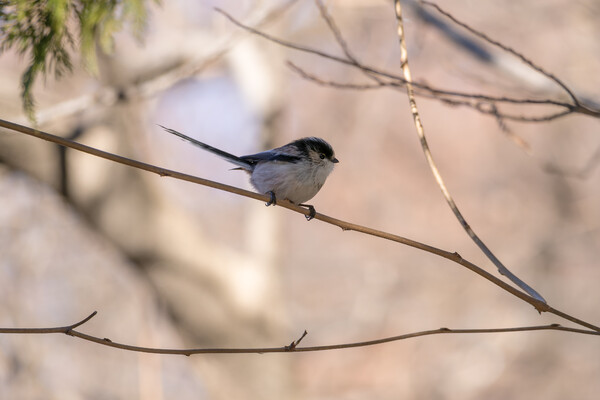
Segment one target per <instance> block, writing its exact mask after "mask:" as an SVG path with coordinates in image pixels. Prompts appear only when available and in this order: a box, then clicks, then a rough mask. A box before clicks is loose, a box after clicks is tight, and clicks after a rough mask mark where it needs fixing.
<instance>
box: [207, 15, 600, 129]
mask: <svg viewBox="0 0 600 400" xmlns="http://www.w3.org/2000/svg"><path fill="white" fill-rule="evenodd" d="M317 4H318V3H317ZM215 10H216V11H217V12H219V13H221V14H222V15H224V16H225V17H226V18H227V19H229V20H230V21H231V22H232V23H233V24H235V25H236V26H238V27H240V28H242V29H244V30H246V31H248V32H250V33H252V34H255V35H257V36H260V37H262V38H264V39H266V40H269V41H271V42H273V43H277V44H279V45H281V46H283V47H286V48H289V49H293V50H297V51H301V52H305V53H309V54H313V55H316V56H319V57H322V58H324V59H328V60H330V61H334V62H337V63H340V64H344V65H347V66H351V67H354V68H357V69H359V70H360V71H361V72H363V73H365V74H366V75H367V76H369V77H377V78H378V79H377V82H378V83H379V84H380V86H382V87H384V86H389V87H397V88H402V89H404V87H405V86H406V80H405V79H404V78H403V77H402V76H398V75H396V74H394V73H391V72H388V71H383V70H381V69H378V68H376V67H373V66H369V65H366V64H363V63H361V62H359V61H358V60H357V59H356V58H355V57H354V56H353V55H352V53H349V54H350V57H351V58H349V57H348V54H346V51H348V52H349V50H348V47H347V44H346V42H345V41H344V40H343V38H342V37H341V33H339V29H338V28H337V26H336V25H335V24H334V22H333V19H332V18H331V17H330V16H329V15H328V14H325V15H327V17H326V18H325V17H324V18H325V21H326V22H327V23H328V26H329V27H330V29H331V30H332V31H333V32H334V35H335V36H336V40H337V41H338V44H340V47H341V48H342V50H343V51H344V53H345V57H340V56H336V55H333V54H329V53H327V52H325V51H322V50H319V49H315V48H312V47H309V46H304V45H300V44H297V43H293V42H290V41H287V40H284V39H281V38H278V37H275V36H272V35H269V34H268V33H265V32H263V31H260V30H258V29H256V28H253V27H251V26H248V25H245V24H243V23H241V22H240V21H238V20H236V19H235V18H233V17H232V16H231V15H230V14H228V13H227V12H225V11H224V10H222V9H220V8H215ZM323 14H324V12H323V11H322V15H323ZM335 32H337V33H335ZM338 35H339V36H338ZM296 67H297V66H296ZM536 68H539V69H541V67H537V66H536ZM294 70H295V71H296V72H299V68H298V67H297V68H294ZM542 71H543V69H542ZM301 75H302V76H303V77H305V78H308V79H311V80H313V81H316V82H318V83H320V84H324V85H330V86H334V87H338V88H345V89H355V90H356V89H358V90H363V89H370V88H371V87H370V86H368V87H365V86H364V85H360V84H359V85H353V84H339V83H335V82H331V81H327V80H323V79H320V80H316V79H314V75H313V76H311V75H310V74H308V73H306V72H304V73H302V74H301ZM552 76H553V75H552ZM382 78H385V79H382ZM412 85H413V87H414V88H416V89H419V90H414V92H415V94H416V95H419V96H427V97H430V98H434V99H438V100H439V101H442V102H444V103H446V104H452V105H462V106H467V107H471V108H473V109H475V110H477V111H478V112H481V113H483V114H488V115H491V116H494V117H497V116H498V115H500V116H501V117H502V118H503V119H506V120H513V121H518V122H542V121H552V120H555V119H558V118H562V117H564V116H566V115H569V114H573V113H580V114H584V115H588V116H592V117H596V118H600V110H594V109H592V108H590V107H588V106H586V105H583V104H581V103H577V104H571V103H568V102H564V101H558V100H552V99H526V98H515V97H508V96H491V95H485V94H479V93H467V92H460V91H451V90H445V89H439V88H436V87H433V86H431V85H428V84H425V83H422V82H412ZM373 88H374V87H373ZM489 103H507V104H529V105H549V106H556V107H560V108H562V110H561V111H557V112H553V113H549V114H546V115H538V116H525V115H513V114H505V113H503V112H500V111H498V109H497V108H496V109H495V110H493V109H490V108H489V106H488V107H486V104H487V105H489Z"/></svg>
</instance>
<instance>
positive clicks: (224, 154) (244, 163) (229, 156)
mask: <svg viewBox="0 0 600 400" xmlns="http://www.w3.org/2000/svg"><path fill="white" fill-rule="evenodd" d="M158 126H160V127H161V128H163V129H164V130H165V131H167V132H169V133H170V134H173V135H175V136H179V137H180V138H181V139H183V140H185V141H188V142H190V143H191V144H193V145H196V146H198V147H200V148H202V149H204V150H207V151H210V152H211V153H213V154H216V155H218V156H219V157H221V158H223V159H225V160H227V161H229V162H230V163H232V164H235V165H237V166H239V167H240V168H242V169H245V170H247V171H252V169H253V165H252V164H251V163H249V162H248V161H244V160H243V159H241V158H240V157H238V156H234V155H233V154H231V153H227V152H226V151H223V150H219V149H217V148H216V147H212V146H209V145H207V144H206V143H202V142H199V141H198V140H196V139H194V138H191V137H189V136H186V135H184V134H183V133H181V132H177V131H176V130H174V129H171V128H167V127H164V126H162V125H158Z"/></svg>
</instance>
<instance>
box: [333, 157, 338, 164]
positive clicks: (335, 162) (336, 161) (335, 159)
mask: <svg viewBox="0 0 600 400" xmlns="http://www.w3.org/2000/svg"><path fill="white" fill-rule="evenodd" d="M331 162H332V163H334V164H337V163H339V162H340V161H339V160H338V159H337V158H335V157H333V160H331Z"/></svg>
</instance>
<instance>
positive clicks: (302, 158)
mask: <svg viewBox="0 0 600 400" xmlns="http://www.w3.org/2000/svg"><path fill="white" fill-rule="evenodd" d="M160 126H161V128H163V129H164V130H165V131H167V132H169V133H171V134H173V135H175V136H179V137H180V138H182V139H184V140H186V141H188V142H190V143H192V144H194V145H196V146H198V147H201V148H203V149H204V150H207V151H210V152H211V153H214V154H216V155H218V156H219V157H222V158H224V159H225V160H227V161H229V162H230V163H232V164H235V165H237V166H238V168H235V169H241V170H244V171H246V172H248V173H249V174H250V182H251V183H252V185H253V186H254V187H255V188H256V190H257V191H258V192H259V193H263V194H269V195H270V196H271V200H270V201H269V202H268V203H267V206H269V205H271V204H275V203H276V199H284V200H289V201H290V202H292V203H294V204H297V205H300V206H304V207H308V209H309V210H310V214H309V215H307V216H306V218H307V219H308V220H309V221H310V220H311V219H312V218H313V217H314V216H315V208H314V207H313V206H311V205H308V204H304V202H305V201H308V200H310V199H312V198H313V197H314V196H315V195H316V194H317V192H318V191H319V190H320V189H321V187H322V186H323V184H324V183H325V180H326V179H327V177H328V176H329V174H330V173H331V171H333V166H334V164H336V163H338V162H339V161H338V159H337V158H335V153H334V152H333V148H332V147H331V145H330V144H329V143H327V142H326V141H325V140H323V139H319V138H316V137H307V138H303V139H298V140H295V141H293V142H291V143H288V144H286V145H285V146H281V147H277V148H275V149H272V150H267V151H263V152H262V153H257V154H251V155H248V156H241V157H238V156H234V155H233V154H230V153H227V152H225V151H223V150H219V149H217V148H215V147H212V146H209V145H207V144H205V143H202V142H199V141H198V140H196V139H193V138H191V137H189V136H186V135H184V134H183V133H180V132H177V131H176V130H173V129H170V128H165V127H164V126H162V125H160Z"/></svg>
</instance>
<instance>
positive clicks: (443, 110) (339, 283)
mask: <svg viewBox="0 0 600 400" xmlns="http://www.w3.org/2000/svg"><path fill="white" fill-rule="evenodd" d="M163 3H164V4H162V5H161V6H152V8H151V14H150V18H149V21H148V27H147V29H146V30H145V32H144V34H143V40H142V41H140V40H136V39H135V38H134V37H132V36H131V34H130V32H128V30H127V29H125V30H124V31H123V32H122V33H120V34H118V35H117V37H116V38H115V39H116V40H115V52H114V54H112V55H110V56H103V57H101V59H100V74H99V76H98V77H92V76H90V75H89V74H88V72H87V71H85V69H83V68H81V67H78V68H76V69H75V70H74V72H73V74H72V75H70V76H68V77H66V78H63V79H61V80H58V81H56V80H54V79H53V78H51V77H49V78H48V79H47V80H46V82H43V81H42V80H40V82H38V85H37V87H36V91H35V95H36V98H37V100H38V106H37V110H38V120H39V121H40V129H43V130H45V131H48V132H51V133H54V134H58V135H62V136H65V137H75V138H76V140H77V141H80V142H82V143H86V144H89V145H91V146H94V147H98V148H101V149H103V150H107V151H110V152H114V153H117V154H120V155H124V156H127V157H132V158H135V159H138V160H141V161H145V162H149V163H152V164H156V165H159V166H163V167H167V168H171V169H176V170H179V171H182V172H186V173H190V174H195V175H198V176H201V177H203V178H207V179H212V180H217V181H220V182H224V183H228V184H231V185H235V186H240V187H244V188H249V184H248V182H247V177H246V176H245V175H244V174H243V173H240V172H237V171H230V170H229V169H230V165H229V164H227V163H226V162H224V161H222V160H220V159H218V158H216V157H214V156H213V155H211V154H208V153H206V152H203V151H202V150H200V149H197V148H194V147H193V146H191V145H189V144H187V143H185V142H183V141H180V140H178V139H177V138H174V137H171V136H170V135H168V134H166V133H165V132H164V131H162V129H160V128H159V127H158V126H157V124H161V125H165V126H168V127H171V128H173V129H177V130H179V131H182V132H184V133H186V134H188V135H190V136H194V137H196V138H198V139H199V140H201V141H204V142H207V143H209V144H211V145H213V146H216V147H220V148H223V149H225V150H227V151H230V152H232V153H235V154H248V153H252V152H257V151H261V150H264V149H266V148H270V147H274V146H278V145H282V144H285V143H287V142H288V141H290V140H292V139H294V138H298V137H302V136H308V135H314V136H319V137H323V138H325V139H326V140H327V141H329V142H330V143H331V144H332V145H333V146H334V148H335V150H336V155H337V157H338V158H339V159H340V164H338V165H337V166H336V170H335V171H334V172H333V173H332V175H331V176H330V178H329V180H328V182H327V184H326V185H325V186H324V188H323V189H322V190H321V192H320V193H319V194H318V195H317V196H316V197H315V198H314V199H313V201H312V203H313V204H314V205H315V207H316V209H317V211H319V212H322V213H324V214H328V215H331V216H334V217H337V218H340V219H343V220H347V221H351V222H355V223H358V224H363V225H367V226H369V227H373V228H377V229H381V230H385V231H388V232H392V233H396V234H399V235H402V236H405V237H408V238H411V239H415V240H419V241H422V242H425V243H428V244H430V245H433V246H437V247H440V248H443V249H446V250H449V251H457V252H459V253H460V254H461V255H462V256H463V257H464V258H466V259H468V260H470V261H472V262H474V263H476V264H478V265H480V266H482V267H484V268H485V269H487V270H488V271H490V272H493V273H496V271H495V268H494V267H493V266H492V265H491V263H490V262H488V261H487V260H486V259H485V257H484V256H483V255H482V254H481V253H480V252H479V251H478V249H477V248H476V247H475V245H474V244H473V243H472V242H471V241H470V239H469V238H468V237H467V236H466V234H465V233H464V232H463V231H462V229H461V228H460V225H459V224H458V222H457V221H456V220H455V218H454V216H453V215H452V213H451V211H450V210H449V208H448V206H447V205H446V203H445V201H444V200H443V197H442V195H441V193H440V190H439V188H438V187H437V186H436V184H435V182H434V180H433V177H432V175H431V173H430V171H429V169H428V168H427V165H426V163H425V160H424V157H423V155H422V152H421V149H420V146H419V142H418V139H417V136H416V133H415V130H414V126H413V123H412V117H411V115H410V112H409V108H408V104H407V99H406V95H405V94H404V93H403V92H401V91H394V90H391V89H380V90H368V91H354V90H341V89H334V88H329V87H322V86H319V85H316V84H315V83H313V82H310V81H307V80H306V79H303V78H302V77H300V76H298V74H296V73H294V72H293V71H291V70H290V69H289V68H288V67H286V64H285V62H286V60H291V61H293V62H294V63H295V64H297V65H299V66H300V67H302V68H304V69H306V70H307V71H309V72H311V73H313V74H316V75H318V76H320V77H322V78H323V79H325V80H335V81H338V82H348V83H350V82H355V83H356V82H358V83H368V82H369V80H368V79H367V78H366V77H365V76H364V75H361V74H360V72H358V71H356V70H353V69H351V68H348V67H344V66H342V65H339V64H336V63H334V62H331V61H327V60H324V59H322V58H319V57H316V56H313V55H308V54H303V53H298V52H294V51H291V50H289V49H286V48H283V47H281V46H278V45H275V44H273V43H269V42H267V41H265V40H263V39H260V38H257V37H247V36H246V34H245V33H244V32H243V31H241V30H239V29H238V28H236V27H235V26H234V25H232V24H231V23H230V22H229V21H227V20H226V19H225V18H224V17H223V16H222V15H219V14H217V13H216V12H215V11H214V10H213V9H212V7H214V6H218V7H221V8H223V9H224V10H227V11H228V12H230V13H231V14H232V15H233V16H235V17H236V18H239V19H240V20H241V21H244V22H246V23H249V24H251V25H255V24H259V23H261V21H263V20H264V18H265V16H266V15H269V13H270V12H271V11H272V10H276V9H280V8H282V5H283V4H284V3H283V2H277V1H245V2H237V1H204V2H197V1H189V0H188V1H185V0H179V1H169V2H163ZM327 5H328V7H329V10H330V12H331V13H332V14H333V16H334V17H335V19H336V21H337V23H338V24H339V26H340V29H341V30H342V32H343V34H344V35H345V38H346V40H347V41H348V43H349V45H350V48H351V49H352V51H353V53H354V54H355V55H356V56H357V57H358V58H359V59H360V60H362V61H363V62H364V63H366V64H369V65H373V66H379V67H381V68H382V69H385V70H389V71H396V72H398V70H399V68H398V60H399V49H398V43H397V42H398V40H397V36H396V21H395V17H394V14H393V7H392V5H391V2H387V1H383V0H382V1H364V0H363V1H360V0H354V1H341V0H338V1H330V2H328V3H327ZM440 5H441V6H442V7H444V8H445V9H446V10H447V11H449V12H451V13H453V14H454V15H455V16H456V17H457V18H459V19H461V20H462V21H465V22H468V23H469V24H471V25H472V26H473V27H475V28H478V29H481V30H482V31H484V32H485V33H486V34H488V35H489V36H491V37H493V38H495V39H497V40H499V41H501V42H502V43H505V44H507V45H509V46H512V47H514V48H515V49H517V50H518V51H520V52H522V53H524V54H526V55H527V56H528V57H529V58H531V59H532V60H534V61H535V62H536V63H539V65H541V66H543V67H544V68H545V69H546V70H548V71H551V72H552V73H553V74H555V75H557V76H558V77H560V78H561V79H563V80H564V81H565V82H566V83H567V84H568V85H569V86H570V87H571V88H572V89H573V90H574V91H575V92H576V93H578V94H579V95H580V96H582V97H585V98H590V99H595V101H596V102H598V101H600V100H599V98H598V88H600V77H599V76H600V74H598V71H600V58H599V57H598V54H600V44H599V42H598V40H597V39H598V37H600V25H599V24H598V20H599V19H600V6H599V5H598V2H596V1H593V0H588V1H583V0H582V1H566V0H553V1H546V2H533V1H529V2H522V1H505V2H477V1H468V0H456V1H451V0H448V1H443V2H440ZM406 7H407V8H406V10H405V13H406V26H405V28H406V33H407V35H408V37H407V39H408V46H409V49H408V50H409V60H410V65H411V68H412V72H413V78H414V79H415V80H417V81H422V82H427V83H429V84H431V85H434V86H436V87H440V88H444V89H451V90H461V91H466V92H472V93H488V94H495V95H506V96H511V97H537V98H540V97H542V98H544V97H550V98H553V99H559V100H566V98H565V97H564V94H562V93H561V92H560V91H558V90H557V89H556V88H555V87H554V86H552V85H551V84H548V81H547V80H544V79H540V76H539V75H535V74H532V73H531V71H530V70H528V69H527V68H525V67H524V66H523V65H522V64H520V63H519V62H518V61H517V60H516V59H514V58H511V57H506V56H504V55H502V53H498V52H497V51H496V50H495V49H492V48H490V47H487V46H486V45H485V44H484V43H482V42H477V43H479V45H481V46H483V48H484V49H485V50H486V51H489V52H491V54H493V55H495V57H496V58H495V60H496V63H495V64H493V65H492V64H490V63H485V62H482V61H480V60H477V59H476V58H475V57H473V55H472V53H469V52H468V51H466V50H464V49H461V48H458V47H457V46H456V44H455V42H453V41H452V40H451V39H449V36H448V34H447V33H444V32H442V31H441V30H440V29H437V28H435V27H434V26H432V25H430V24H427V23H426V22H425V21H424V20H423V19H422V18H421V17H419V15H418V14H417V13H416V12H415V9H414V8H412V7H409V5H407V6H406ZM429 12H430V13H431V15H434V16H436V17H437V18H439V19H440V20H441V21H444V22H445V23H446V24H448V26H450V27H451V29H453V30H454V32H458V33H459V34H465V31H464V30H460V29H459V28H457V27H456V26H454V25H452V24H451V23H449V21H448V20H445V19H443V18H441V16H440V15H439V14H436V13H435V12H434V11H433V10H431V9H429ZM269 20H270V23H269V24H266V25H262V27H263V28H262V29H264V30H266V31H268V32H270V33H272V34H274V35H276V36H279V37H282V38H286V39H287V40H290V41H293V42H298V43H302V44H305V45H309V46H313V47H317V48H319V49H322V50H323V51H327V52H330V53H333V54H337V55H340V54H342V53H341V51H340V49H339V48H338V47H337V45H336V43H335V40H334V39H333V36H332V35H331V33H330V32H329V30H328V29H327V26H326V24H325V23H324V22H323V21H322V19H321V18H320V17H319V13H318V10H317V8H316V7H315V5H314V3H313V2H312V1H297V2H296V3H295V4H293V5H292V6H291V7H289V8H285V9H282V10H280V12H279V13H278V14H277V15H272V16H270V17H269ZM74 57H77V55H76V54H74ZM207 60H211V62H208V61H207ZM25 65H26V60H25V59H23V58H21V57H19V56H17V55H16V54H15V53H13V52H7V53H5V54H3V55H2V56H1V57H0V71H1V73H0V118H2V119H7V120H11V121H15V122H20V123H25V124H30V123H29V122H27V121H26V120H25V119H24V117H23V115H22V112H21V107H20V98H19V92H20V88H19V76H20V74H21V73H22V72H23V70H24V68H25ZM76 65H79V64H77V63H76ZM181 65H183V66H186V65H193V66H195V68H191V69H188V70H185V68H182V69H181V70H177V69H176V70H175V71H176V72H177V71H180V73H173V67H176V66H181ZM192 70H194V73H190V71H192ZM181 71H183V72H181ZM186 71H187V72H186ZM159 78H161V79H163V80H164V82H166V83H163V81H162V80H161V79H159ZM145 84H147V85H146V86H144V85H145ZM119 91H120V92H121V93H122V95H123V97H125V100H122V101H117V100H116V99H115V97H114V95H115V93H117V92H119ZM94 96H96V97H94ZM418 105H419V107H420V111H421V116H422V119H423V122H424V125H425V130H426V133H427V135H428V139H429V144H430V146H431V149H432V152H433V155H434V157H435V159H436V160H437V163H438V166H439V168H440V170H441V173H442V175H443V176H444V178H445V180H446V183H447V185H448V187H449V190H450V191H451V193H452V194H453V195H454V198H455V200H456V202H457V204H458V206H459V207H460V208H461V210H462V211H463V213H464V215H465V216H466V218H467V220H468V221H469V223H470V224H471V226H472V227H473V228H474V230H475V231H476V232H477V233H478V234H479V235H480V237H481V238H482V239H483V240H484V241H485V242H486V243H487V244H488V246H489V247H490V248H491V249H492V250H493V251H494V252H495V253H496V255H497V256H498V257H499V258H500V259H501V260H502V261H503V262H504V263H505V264H506V265H507V266H508V267H509V268H510V269H511V270H512V271H513V272H514V273H515V274H516V275H517V276H519V277H521V278H522V279H523V280H524V281H526V282H527V283H529V284H531V285H532V286H533V287H534V288H535V289H536V290H538V291H539V292H540V293H541V294H542V295H543V296H544V297H545V298H546V299H547V300H548V302H549V303H550V304H551V305H552V306H554V307H555V308H558V309H560V310H562V311H565V312H567V313H570V314H572V315H574V316H576V317H579V318H581V319H584V320H587V321H590V322H592V323H595V324H598V323H600V314H599V313H598V304H600V291H599V290H598V282H600V268H599V267H600V265H599V261H598V260H599V259H600V185H599V179H600V168H596V167H595V164H592V165H594V167H592V169H591V170H590V172H589V173H588V174H586V175H585V176H583V177H573V176H571V175H569V174H565V173H558V174H557V173H550V172H548V170H547V168H545V167H544V166H547V165H548V164H552V165H554V166H555V167H558V168H559V169H562V170H564V171H572V170H579V169H581V168H584V166H585V165H586V163H588V161H589V160H590V159H592V160H593V157H594V154H595V153H597V149H598V148H599V146H600V136H599V133H600V132H599V131H600V125H599V123H598V121H597V120H596V119H594V118H591V117H584V116H577V115H575V116H570V117H566V118H562V119H559V120H557V121H554V122H551V123H538V124H532V123H528V124H523V123H512V122H506V123H507V126H508V127H509V129H510V130H511V132H513V133H514V134H515V135H518V137H520V138H521V139H522V140H524V141H526V142H527V143H528V144H529V146H530V149H531V150H530V152H528V151H527V150H526V149H524V148H523V147H522V146H519V145H518V144H516V143H515V140H513V139H511V138H510V137H509V136H508V135H507V134H506V132H504V131H503V130H502V129H501V128H500V126H499V125H498V123H497V121H496V120H495V118H493V117H490V116H484V115H481V114H479V113H477V112H476V111H474V110H472V109H468V108H464V107H450V106H447V105H444V104H441V103H440V102H439V101H436V100H433V99H425V98H419V99H418ZM503 110H504V111H506V112H512V113H515V114H525V115H540V114H542V113H544V112H547V111H549V110H550V109H548V108H544V109H541V108H539V109H536V108H532V107H515V106H513V107H505V108H503ZM596 158H598V157H596ZM0 161H1V162H2V163H1V164H0V202H1V207H0V300H1V302H2V304H3V307H2V308H1V309H0V326H2V327H43V326H58V325H65V324H69V323H73V322H75V321H77V320H79V319H81V318H83V317H84V316H86V315H88V314H89V313H91V312H92V311H93V310H97V311H98V312H99V314H98V315H97V316H96V317H95V318H94V319H92V320H91V321H90V322H89V323H87V324H85V325H84V326H82V327H81V328H80V330H81V331H83V332H86V333H89V334H92V335H95V336H99V337H108V338H110V339H112V340H114V341H118V342H124V343H128V344H136V345H140V346H150V347H168V348H187V347H251V346H257V347H266V346H283V345H286V344H289V343H290V342H291V341H292V340H294V339H296V338H297V337H298V336H299V335H300V334H301V333H302V331H303V330H304V329H306V330H307V331H308V336H307V337H306V338H304V340H303V342H302V344H303V345H319V344H334V343H345V342H354V341H362V340H370V339H376V338H381V337H386V336H392V335H397V334H403V333H409V332H414V331H419V330H427V329H435V328H439V327H450V328H495V327H514V326H522V325H538V324H547V323H561V324H565V325H568V324H567V322H566V321H563V320H560V319H558V318H556V317H553V316H549V315H538V314H537V312H536V311H535V310H534V309H533V308H532V307H531V306H529V305H527V304H525V303H523V302H521V301H519V300H517V299H516V298H514V297H512V296H510V295H509V294H507V293H505V292H503V291H501V290H500V289H498V288H497V287H495V286H493V285H491V284H490V283H488V282H487V281H485V280H483V279H481V278H480V277H478V276H476V275H474V274H472V273H470V272H468V271H467V270H465V269H463V268H461V267H459V266H458V265H456V264H453V263H450V262H448V261H445V260H443V259H440V258H437V257H434V256H432V255H430V254H427V253H423V252H420V251H417V250H414V249H411V248H407V247H404V246H400V245H398V244H395V243H391V242H385V241H382V240H378V239H375V238H371V237H367V236H363V235H360V234H357V233H355V232H342V231H341V230H340V229H339V228H336V227H333V226H330V225H326V224H324V223H321V222H319V221H311V222H306V221H305V219H304V217H303V216H301V215H299V214H295V213H291V212H288V211H287V210H285V209H281V208H277V207H269V208H266V207H264V205H263V204H261V203H260V202H257V201H253V200H250V199H247V198H242V197H238V196H234V195H231V194H228V193H222V192H218V191H215V190H211V189H209V188H205V187H202V186H197V185H193V184H190V183H186V182H178V181H175V180H172V179H169V178H161V177H158V176H157V175H153V174H149V173H145V172H140V171H137V170H134V169H131V168H127V167H124V166H121V165H117V164H113V163H110V162H108V161H105V160H100V159H97V158H94V157H92V156H89V155H85V154H81V153H77V152H74V151H71V150H68V151H66V152H61V151H60V150H59V149H57V147H56V146H54V145H52V144H49V143H46V142H43V141H41V140H38V139H34V138H31V137H26V136H24V135H22V134H18V133H14V132H10V131H7V130H1V131H0ZM592 162H597V160H595V161H592ZM599 376H600V347H599V346H598V339H597V338H595V337H593V336H583V335H574V334H567V333H561V332H528V333H527V332H526V333H510V334H487V335H462V336H460V335H444V336H430V337H425V338H418V339H412V340H406V341H401V342H394V343H390V344H385V345H380V346H374V347H365V348H357V349H349V350H339V351H327V352H322V353H302V354H263V355H221V356H215V355H211V356H204V355H201V356H194V357H178V356H157V355H146V354H136V353H131V352H125V351H120V350H115V349H111V348H107V347H102V346H98V345H95V344H91V343H87V342H84V341H80V340H77V339H74V338H71V337H67V336H64V335H42V336H26V335H18V336H16V335H15V336H9V335H0V398H2V399H41V398H44V399H89V398H106V399H136V398H139V399H171V398H179V399H192V398H193V399H198V398H201V399H204V398H205V399H398V398H407V399H433V398H435V399H480V398H486V399H495V398H497V399H506V398H511V399H532V398H545V399H564V398H577V399H595V398H598V396H599V395H600V379H598V377H599Z"/></svg>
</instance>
